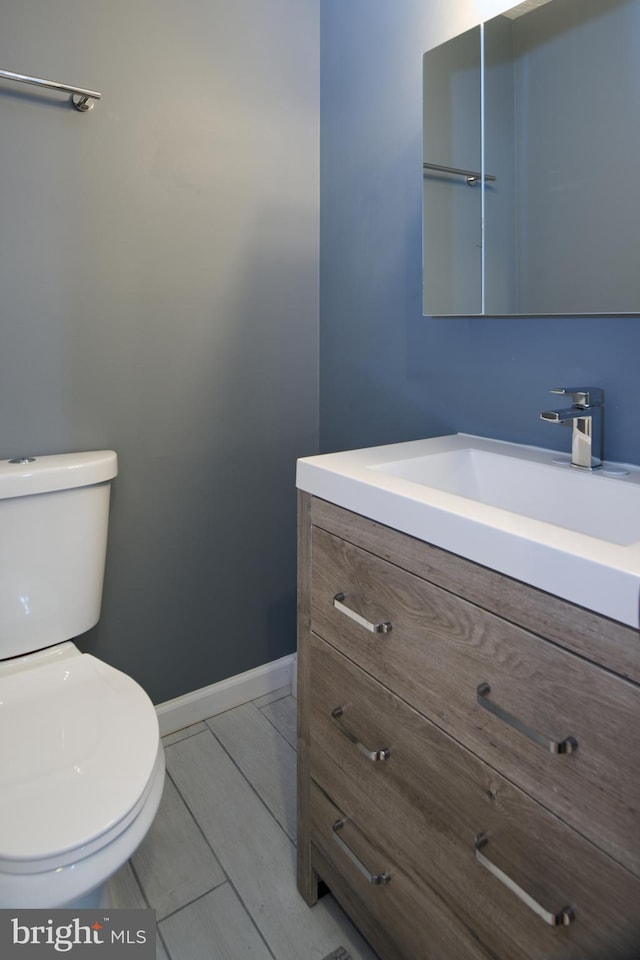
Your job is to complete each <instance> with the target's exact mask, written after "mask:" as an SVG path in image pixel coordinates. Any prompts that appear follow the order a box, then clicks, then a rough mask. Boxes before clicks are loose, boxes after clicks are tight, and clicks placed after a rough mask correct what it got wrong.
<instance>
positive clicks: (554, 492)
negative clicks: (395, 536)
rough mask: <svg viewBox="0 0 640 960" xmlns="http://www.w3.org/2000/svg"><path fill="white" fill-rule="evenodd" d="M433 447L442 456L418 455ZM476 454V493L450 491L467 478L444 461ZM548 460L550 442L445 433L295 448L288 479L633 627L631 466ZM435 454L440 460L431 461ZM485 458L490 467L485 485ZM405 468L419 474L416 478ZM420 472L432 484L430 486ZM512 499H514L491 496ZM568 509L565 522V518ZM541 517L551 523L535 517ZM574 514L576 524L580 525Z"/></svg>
mask: <svg viewBox="0 0 640 960" xmlns="http://www.w3.org/2000/svg"><path fill="white" fill-rule="evenodd" d="M459 452H460V453H459ZM440 454H445V455H446V456H445V457H442V456H441V457H440V458H439V459H438V458H437V456H436V458H434V459H432V460H429V459H426V458H432V457H433V455H440ZM470 454H471V456H470ZM487 454H489V455H491V456H489V457H487V456H486V455H487ZM451 455H453V456H451ZM456 457H458V458H459V463H458V461H456ZM478 457H479V458H480V459H479V460H478V462H480V461H481V460H482V458H484V461H483V463H485V464H489V465H490V466H489V467H488V468H487V470H488V474H486V472H485V477H484V483H485V488H484V490H485V492H482V493H481V494H478V495H479V496H480V499H473V498H472V497H473V496H474V495H475V494H473V493H472V495H460V490H462V491H464V492H465V493H466V494H468V493H469V491H470V490H475V487H473V484H471V483H467V480H469V478H468V477H465V476H459V477H458V478H456V477H455V476H454V474H455V473H456V471H455V470H452V469H451V464H453V463H454V461H455V465H456V468H458V467H460V469H462V468H463V467H464V465H465V464H469V468H468V471H467V472H470V471H471V469H472V466H471V465H472V459H473V458H478ZM558 458H560V455H559V454H558V453H557V451H551V450H544V449H542V448H538V447H529V446H525V445H521V444H513V443H507V442H505V441H501V440H491V439H488V438H485V437H474V436H470V435H467V434H454V435H451V436H445V437H435V438H431V439H427V440H415V441H409V442H407V443H398V444H390V445H386V446H382V447H368V448H365V449H361V450H350V451H346V452H342V453H330V454H324V455H320V456H315V457H306V458H304V459H301V460H299V461H298V464H297V473H296V484H297V486H298V488H299V489H301V490H305V491H307V492H308V493H311V494H313V495H314V496H317V497H321V498H322V499H324V500H328V501H330V502H331V503H335V504H337V505H338V506H341V507H345V508H346V509H348V510H352V511H353V512H355V513H359V514H361V515H362V516H365V517H368V518H369V519H371V520H376V521H378V522H379V523H382V524H385V525H386V526H389V527H393V528H394V529H396V530H400V531H402V532H404V533H407V534H410V535H411V536H413V537H416V538H417V539H419V540H423V541H425V542H427V543H432V544H435V545H436V546H438V547H442V548H443V549H445V550H449V551H451V552H453V553H456V554H459V555H460V556H463V557H466V558H467V559H469V560H473V561H475V562H476V563H480V564H483V565H484V566H486V567H490V568H491V569H493V570H497V571H499V572H500V573H504V574H506V575H508V576H510V577H514V578H515V579H517V580H521V581H523V582H524V583H528V584H530V585H531V586H534V587H538V588H539V589H541V590H545V591H547V592H549V593H551V594H554V595H556V596H559V597H562V598H564V599H566V600H569V601H571V602H572V603H576V604H579V605H580V606H583V607H586V608H587V609H589V610H594V611H596V612H597V613H600V614H603V615H604V616H607V617H611V618H612V619H614V620H618V621H620V622H621V623H625V624H628V625H630V626H633V627H638V611H639V598H640V468H638V467H635V466H630V465H611V467H612V468H616V469H613V470H612V472H614V473H616V472H617V473H619V474H620V475H619V476H614V477H612V476H608V475H607V472H608V467H609V465H606V466H605V469H603V470H597V471H593V472H590V471H582V470H580V469H578V468H574V467H570V466H568V464H566V463H564V464H558V463H557V462H554V461H557V460H558ZM439 462H440V463H444V464H446V466H447V469H446V470H442V469H440V470H438V469H435V464H437V463H439ZM494 463H495V464H497V465H498V467H499V469H498V470H497V472H496V481H495V483H493V474H492V473H491V468H492V467H491V465H492V464H494ZM432 464H433V465H434V469H432V467H431V465H432ZM620 467H624V470H621V469H620ZM465 469H466V468H465ZM554 471H555V472H554ZM457 472H458V474H459V473H460V470H457ZM403 474H404V475H403ZM409 476H412V477H415V476H421V477H422V479H421V480H420V481H419V482H416V480H415V479H408V477H409ZM424 476H426V477H427V480H425V479H424ZM487 476H488V482H487ZM429 477H435V481H434V482H437V483H438V484H439V486H432V485H430V483H429ZM514 478H515V479H514ZM523 478H524V479H523ZM547 488H548V489H547ZM453 491H457V492H453ZM583 498H584V505H583ZM512 500H513V501H514V502H515V503H516V507H513V506H510V508H509V509H504V508H503V507H502V506H497V505H495V502H498V503H509V504H511V502H512ZM491 501H495V502H491ZM529 503H531V508H530V507H529ZM565 507H566V508H567V509H566V511H565ZM519 511H520V512H519ZM565 512H566V514H567V516H568V517H569V520H567V521H565ZM527 513H528V514H529V515H527ZM572 513H573V514H575V516H576V517H577V518H578V519H577V520H571V519H570V514H572ZM531 514H533V515H531ZM547 515H549V516H551V517H553V520H552V522H548V520H547V519H540V517H545V518H546V517H547ZM627 517H628V519H629V523H628V525H627V523H626V518H627ZM582 519H584V520H585V525H586V527H585V528H586V529H588V531H589V532H588V533H585V532H583V531H582ZM614 521H615V522H614ZM565 522H566V523H567V524H568V525H565ZM572 525H573V529H571V526H572ZM627 529H628V532H627ZM636 529H637V531H638V533H636ZM594 531H598V532H597V533H594ZM610 531H611V532H610Z"/></svg>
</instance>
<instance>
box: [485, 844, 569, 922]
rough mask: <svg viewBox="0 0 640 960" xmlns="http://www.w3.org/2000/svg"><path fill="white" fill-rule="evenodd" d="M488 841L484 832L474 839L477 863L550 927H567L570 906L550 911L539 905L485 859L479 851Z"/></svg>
mask: <svg viewBox="0 0 640 960" xmlns="http://www.w3.org/2000/svg"><path fill="white" fill-rule="evenodd" d="M488 843H489V840H488V838H487V836H486V834H484V833H479V834H478V836H477V837H476V839H475V848H476V860H477V861H478V863H480V864H482V866H483V867H484V868H485V870H488V871H489V873H491V874H493V876H494V877H495V878H496V879H497V880H499V881H500V883H503V884H504V885H505V887H507V888H508V889H509V890H511V892H512V893H515V895H516V897H518V898H519V899H520V900H522V902H523V903H526V905H527V906H528V907H529V908H530V909H531V910H533V912H534V913H537V914H538V916H539V917H542V919H543V920H544V922H545V923H548V924H549V926H550V927H568V926H569V924H570V923H571V921H572V920H574V919H575V916H576V915H575V913H574V911H573V908H572V907H563V908H562V910H559V911H558V912H557V913H551V912H550V911H549V910H545V909H544V907H541V906H540V904H539V903H538V902H537V901H536V900H534V899H533V897H531V896H530V895H529V894H528V893H527V892H526V891H525V890H523V889H522V887H519V886H518V884H517V883H514V881H513V880H512V879H511V877H509V876H507V874H506V873H503V871H502V870H501V869H500V868H499V867H496V865H495V863H492V862H491V860H489V859H487V857H485V855H484V854H483V853H480V851H481V850H482V848H483V847H486V845H487V844H488Z"/></svg>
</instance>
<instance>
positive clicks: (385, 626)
mask: <svg viewBox="0 0 640 960" xmlns="http://www.w3.org/2000/svg"><path fill="white" fill-rule="evenodd" d="M344 600H345V595H344V593H336V595H335V597H334V598H333V605H334V607H335V608H336V610H339V611H340V613H344V615H345V617H349V618H350V619H351V620H355V622H356V623H359V624H360V626H361V627H364V628H365V630H370V631H371V633H389V632H390V630H391V624H390V623H389V622H388V621H387V622H385V623H371V622H370V621H369V620H365V618H364V617H361V616H360V614H359V613H356V612H355V610H351V609H350V607H346V606H345V604H344Z"/></svg>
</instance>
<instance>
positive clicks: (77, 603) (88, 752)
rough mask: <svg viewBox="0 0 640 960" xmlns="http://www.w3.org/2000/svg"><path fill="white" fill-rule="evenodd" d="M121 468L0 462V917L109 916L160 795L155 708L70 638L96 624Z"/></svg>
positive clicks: (111, 463)
mask: <svg viewBox="0 0 640 960" xmlns="http://www.w3.org/2000/svg"><path fill="white" fill-rule="evenodd" d="M34 464H37V466H34ZM87 464H88V469H87ZM15 466H18V470H15V469H13V470H12V469H11V467H15ZM115 469H116V459H115V454H113V453H112V452H111V451H104V452H100V453H99V454H73V455H69V454H67V455H63V456H59V457H42V458H38V460H37V461H34V462H32V463H30V464H9V463H7V462H5V463H0V657H2V659H0V908H6V907H12V908H16V907H23V908H29V907H41V908H42V907H58V906H72V907H76V908H78V907H83V906H87V907H88V906H109V904H108V900H107V899H106V889H107V887H106V882H107V880H108V878H109V877H110V876H111V875H112V874H113V873H115V872H116V871H117V870H118V869H119V868H120V866H122V864H124V863H125V862H126V861H127V860H128V859H129V857H130V856H131V855H132V853H133V852H134V851H135V849H136V848H137V847H138V845H139V844H140V843H141V842H142V840H143V839H144V836H145V835H146V833H147V831H148V830H149V827H150V826H151V823H152V822H153V818H154V816H155V814H156V811H157V809H158V805H159V803H160V799H161V796H162V789H163V786H164V776H165V767H164V754H163V750H162V745H161V741H160V735H159V728H158V721H157V717H156V712H155V709H154V707H153V704H152V703H151V701H150V700H149V698H148V696H147V694H146V693H145V692H144V690H143V689H142V688H141V687H140V686H139V685H138V684H137V683H136V682H135V681H134V680H132V679H131V678H130V677H128V676H127V675H126V674H124V673H122V672H121V671H119V670H117V669H115V668H114V667H111V666H109V665H108V664H106V663H104V662H102V661H101V660H99V659H97V658H96V657H94V656H92V655H90V654H85V653H81V651H80V650H79V649H78V647H77V646H76V645H75V644H74V643H73V642H71V639H70V638H71V637H72V636H78V635H79V633H81V632H84V630H87V629H88V628H89V626H92V625H93V623H95V622H96V621H97V619H98V616H99V611H100V598H101V593H102V575H103V570H104V556H105V550H106V529H107V523H106V520H107V516H106V514H107V512H108V489H109V481H110V479H111V478H112V477H113V476H114V475H115ZM19 471H21V472H22V479H21V478H20V475H19ZM105 492H106V497H105ZM43 501H44V502H43ZM61 501H62V502H61ZM18 535H19V536H18ZM25 539H26V541H27V542H29V543H30V548H29V549H23V548H22V547H21V546H20V543H17V542H16V541H17V540H20V541H21V542H22V543H24V541H25ZM34 542H35V550H34ZM30 554H31V555H30ZM96 568H97V569H96ZM17 591H19V592H17ZM89 621H92V622H89ZM78 627H80V628H81V629H78ZM45 636H48V637H50V638H51V639H52V641H53V642H50V643H44V642H43V639H44V637H45ZM61 636H62V639H61ZM32 651H33V652H32Z"/></svg>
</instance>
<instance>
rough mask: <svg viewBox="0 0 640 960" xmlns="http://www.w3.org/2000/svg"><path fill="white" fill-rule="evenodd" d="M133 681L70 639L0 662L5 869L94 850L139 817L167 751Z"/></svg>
mask: <svg viewBox="0 0 640 960" xmlns="http://www.w3.org/2000/svg"><path fill="white" fill-rule="evenodd" d="M161 749H162V748H161V745H160V739H159V731H158V722H157V718H156V713H155V709H154V707H153V705H152V703H151V701H150V700H149V698H148V697H147V695H146V693H145V692H144V691H143V690H142V688H141V687H140V686H138V684H137V683H135V681H134V680H132V679H131V678H130V677H128V676H126V674H123V673H121V672H120V671H119V670H116V669H115V668H113V667H110V666H108V665H107V664H105V663H103V662H102V661H100V660H98V659H97V658H95V657H93V656H91V655H90V654H81V653H80V651H79V650H78V649H77V647H75V645H74V644H73V643H69V642H65V643H62V644H59V645H57V646H55V647H52V648H50V649H48V650H44V651H41V652H39V653H36V654H31V655H29V656H27V657H22V658H19V659H18V660H11V661H5V662H3V663H0V871H1V872H3V873H38V872H42V871H45V870H50V869H56V868H59V867H62V866H65V865H66V864H69V863H73V862H75V861H77V860H78V859H80V858H82V857H86V856H89V855H90V854H91V853H94V852H95V851H96V850H99V849H100V848H101V847H103V846H105V845H106V844H109V843H111V842H112V841H113V840H114V839H115V838H116V837H117V836H118V835H119V834H120V833H122V831H124V830H126V828H127V827H128V826H129V824H130V823H131V822H132V821H133V820H134V819H135V818H136V817H137V815H138V813H139V811H140V809H141V808H142V807H143V806H144V804H145V802H146V800H147V795H148V793H149V790H150V789H151V784H152V779H153V774H154V771H155V770H156V769H157V765H158V751H159V750H161Z"/></svg>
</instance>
